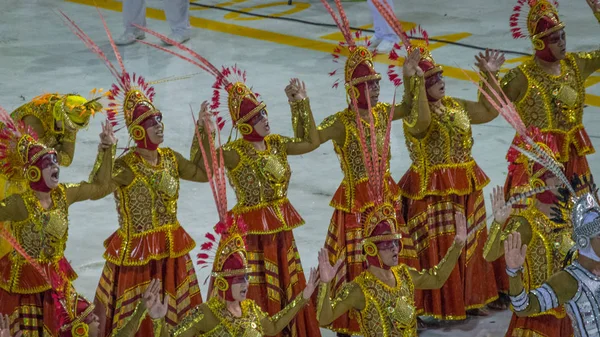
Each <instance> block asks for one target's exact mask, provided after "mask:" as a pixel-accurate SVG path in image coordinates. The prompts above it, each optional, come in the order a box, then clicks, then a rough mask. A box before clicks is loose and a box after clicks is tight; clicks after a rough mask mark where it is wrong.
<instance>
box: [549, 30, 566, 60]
mask: <svg viewBox="0 0 600 337" xmlns="http://www.w3.org/2000/svg"><path fill="white" fill-rule="evenodd" d="M544 42H545V43H546V44H547V47H548V48H549V49H550V51H551V52H552V55H554V57H555V58H556V59H557V60H563V59H564V58H565V57H566V56H567V34H565V30H564V29H561V30H559V31H556V32H554V33H552V34H550V35H549V36H548V37H547V38H546V39H544Z"/></svg>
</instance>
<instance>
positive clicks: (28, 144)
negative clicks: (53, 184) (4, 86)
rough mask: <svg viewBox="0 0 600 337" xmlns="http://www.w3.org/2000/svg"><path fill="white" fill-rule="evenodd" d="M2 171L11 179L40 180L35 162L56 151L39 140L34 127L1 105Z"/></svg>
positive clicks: (0, 155)
mask: <svg viewBox="0 0 600 337" xmlns="http://www.w3.org/2000/svg"><path fill="white" fill-rule="evenodd" d="M0 124H4V125H3V126H2V130H0V162H1V163H2V165H1V166H0V172H1V173H3V174H4V175H6V176H7V177H8V178H9V179H24V178H27V179H28V180H29V181H33V182H35V181H39V180H40V178H41V174H42V173H41V171H40V169H39V168H38V167H36V166H35V165H33V164H35V162H36V161H38V160H39V159H40V158H42V157H43V156H44V155H46V154H55V153H56V151H54V149H52V148H48V147H46V146H45V145H44V144H42V143H40V142H38V139H37V135H36V133H35V131H33V129H32V128H31V127H30V126H28V125H26V124H25V123H24V122H22V121H19V122H15V121H14V120H13V119H12V118H11V117H10V115H9V114H8V112H7V111H6V110H4V109H3V108H2V107H0Z"/></svg>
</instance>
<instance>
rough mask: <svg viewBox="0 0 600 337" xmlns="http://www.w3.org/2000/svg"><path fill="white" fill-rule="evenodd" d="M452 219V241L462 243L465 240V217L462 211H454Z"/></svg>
mask: <svg viewBox="0 0 600 337" xmlns="http://www.w3.org/2000/svg"><path fill="white" fill-rule="evenodd" d="M454 221H455V223H456V236H455V237H454V241H456V242H457V243H459V244H461V245H464V244H465V242H467V219H466V218H465V214H464V213H463V212H456V213H454Z"/></svg>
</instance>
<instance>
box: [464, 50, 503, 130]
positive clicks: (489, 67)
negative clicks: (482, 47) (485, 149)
mask: <svg viewBox="0 0 600 337" xmlns="http://www.w3.org/2000/svg"><path fill="white" fill-rule="evenodd" d="M475 60H476V63H475V65H476V66H477V67H478V68H479V70H480V71H481V73H482V74H483V76H484V77H485V78H486V79H488V83H490V84H491V85H493V84H492V83H491V82H492V81H490V80H489V79H491V77H497V76H498V72H499V71H500V68H501V67H502V64H504V61H505V58H504V53H500V52H499V51H491V50H489V49H487V50H486V51H485V54H484V53H479V55H475ZM484 88H485V89H484V90H486V91H488V94H490V97H494V96H493V95H492V94H491V92H489V89H488V87H487V86H484ZM494 89H495V90H496V91H498V92H499V91H500V90H501V88H494ZM478 97H479V98H478V100H477V102H472V101H467V100H460V102H461V104H462V105H463V107H464V108H465V110H466V111H467V113H468V114H469V118H470V119H471V124H483V123H487V122H490V121H492V120H493V119H494V118H496V117H498V113H499V112H498V111H496V109H495V108H494V107H493V106H492V104H490V102H489V101H488V99H487V98H486V97H485V95H482V94H481V93H479V95H478Z"/></svg>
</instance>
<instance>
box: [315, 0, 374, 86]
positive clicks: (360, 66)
mask: <svg viewBox="0 0 600 337" xmlns="http://www.w3.org/2000/svg"><path fill="white" fill-rule="evenodd" d="M334 1H335V5H336V7H337V10H338V13H339V17H338V15H337V14H336V13H335V11H334V10H333V8H331V6H330V5H329V3H327V0H321V2H322V3H323V6H325V9H326V10H327V12H329V14H331V17H332V18H333V21H335V24H336V25H337V26H338V28H339V29H340V31H341V32H342V35H343V36H344V41H340V43H339V44H338V46H336V47H335V49H334V50H333V54H332V56H333V62H335V63H341V61H342V60H343V59H344V58H345V57H346V56H347V57H346V59H345V62H344V68H343V71H344V84H345V87H346V90H349V89H350V88H352V87H353V86H355V85H357V84H359V83H363V82H367V81H373V80H379V79H381V75H380V74H378V73H377V71H375V67H374V66H373V57H374V56H375V55H374V53H372V52H371V51H370V50H369V46H370V41H369V40H368V38H367V37H366V36H362V33H361V32H360V31H357V32H355V33H352V31H351V29H350V23H349V22H348V17H347V16H346V12H345V11H344V8H343V6H342V2H341V0H334ZM341 70H342V69H341V68H338V69H335V70H333V71H332V72H330V73H329V75H330V76H336V75H337V74H338V72H340V71H341ZM340 80H341V79H340V78H337V79H336V80H335V82H334V83H333V87H334V88H337V87H338V86H339V84H340Z"/></svg>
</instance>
